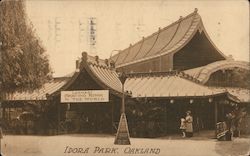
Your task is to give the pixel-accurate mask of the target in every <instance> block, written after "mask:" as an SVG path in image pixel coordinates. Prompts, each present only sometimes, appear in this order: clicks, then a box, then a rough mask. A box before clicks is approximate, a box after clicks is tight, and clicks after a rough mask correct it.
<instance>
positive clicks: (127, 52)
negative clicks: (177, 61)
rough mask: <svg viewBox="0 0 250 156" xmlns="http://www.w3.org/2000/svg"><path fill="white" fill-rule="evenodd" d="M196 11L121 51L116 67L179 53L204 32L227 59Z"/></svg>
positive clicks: (116, 59)
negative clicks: (209, 34)
mask: <svg viewBox="0 0 250 156" xmlns="http://www.w3.org/2000/svg"><path fill="white" fill-rule="evenodd" d="M197 11H198V10H197V9H195V11H194V12H193V13H191V14H189V15H187V16H186V17H180V19H179V20H178V21H176V22H174V23H172V24H170V25H169V26H167V27H165V28H163V29H160V28H159V30H158V32H155V33H153V34H152V35H150V36H148V37H146V38H144V37H143V38H142V40H140V41H139V42H137V43H135V44H134V45H130V46H129V47H128V48H126V49H124V50H122V51H120V52H119V53H118V54H116V55H114V56H113V57H112V58H111V59H112V60H113V61H114V62H115V64H116V67H117V68H119V67H123V66H127V65H131V64H135V63H139V62H143V61H146V60H150V59H153V58H158V57H160V56H163V55H168V54H171V53H176V52H178V51H179V50H180V49H181V48H183V47H184V46H185V45H186V44H187V43H189V41H190V40H191V39H192V38H193V37H194V35H195V34H196V33H197V32H200V33H201V32H204V33H205V35H206V37H207V39H208V40H209V42H210V43H211V44H212V45H213V47H214V48H215V49H216V51H217V52H218V53H219V54H220V55H221V56H222V57H223V58H226V57H225V55H224V54H223V53H221V52H220V51H219V49H218V48H216V46H215V45H214V44H213V42H212V41H211V39H210V38H209V36H208V35H207V32H206V30H205V28H204V26H203V23H202V19H201V16H200V15H199V14H198V12H197Z"/></svg>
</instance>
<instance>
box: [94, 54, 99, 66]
mask: <svg viewBox="0 0 250 156" xmlns="http://www.w3.org/2000/svg"><path fill="white" fill-rule="evenodd" d="M95 61H96V63H97V64H99V56H97V55H96V56H95Z"/></svg>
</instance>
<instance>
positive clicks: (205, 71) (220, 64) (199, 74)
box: [184, 60, 250, 84]
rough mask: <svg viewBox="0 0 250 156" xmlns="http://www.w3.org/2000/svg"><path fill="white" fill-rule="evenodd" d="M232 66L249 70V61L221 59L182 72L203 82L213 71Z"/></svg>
mask: <svg viewBox="0 0 250 156" xmlns="http://www.w3.org/2000/svg"><path fill="white" fill-rule="evenodd" d="M234 67H238V68H242V69H246V70H250V66H249V62H243V61H234V60H223V61H216V62H214V63H210V64H208V65H206V66H202V67H198V68H194V69H189V70H185V71H184V72H185V73H186V74H189V75H190V76H192V77H194V78H196V79H198V80H199V81H200V82H202V83H203V84H205V83H206V82H207V81H208V80H209V77H210V75H211V74H213V73H214V72H216V71H218V70H222V69H228V68H234Z"/></svg>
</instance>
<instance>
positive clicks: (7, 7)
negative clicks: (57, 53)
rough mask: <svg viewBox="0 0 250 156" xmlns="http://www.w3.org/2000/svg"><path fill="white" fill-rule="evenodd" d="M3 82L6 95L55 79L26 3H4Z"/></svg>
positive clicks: (0, 5) (0, 24)
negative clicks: (30, 19)
mask: <svg viewBox="0 0 250 156" xmlns="http://www.w3.org/2000/svg"><path fill="white" fill-rule="evenodd" d="M0 44H1V46H0V50H1V51H0V54H1V60H0V61H1V62H0V63H1V68H0V83H1V87H2V90H3V91H5V92H9V91H14V90H24V89H25V90H26V89H28V90H29V89H35V88H38V87H41V86H42V84H43V83H45V82H46V81H47V80H48V79H49V78H50V77H51V70H50V66H49V60H48V58H47V55H46V54H45V49H44V47H42V45H41V42H40V40H39V38H38V37H37V36H36V35H35V32H34V29H33V27H32V24H31V23H30V22H28V20H27V16H26V13H25V3H24V1H23V0H6V1H2V2H0Z"/></svg>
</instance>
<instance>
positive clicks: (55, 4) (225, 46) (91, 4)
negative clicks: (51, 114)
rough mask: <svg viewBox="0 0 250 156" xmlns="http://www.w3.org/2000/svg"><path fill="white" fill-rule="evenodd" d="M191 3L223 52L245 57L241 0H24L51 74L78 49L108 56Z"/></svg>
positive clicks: (67, 66) (69, 65)
mask: <svg viewBox="0 0 250 156" xmlns="http://www.w3.org/2000/svg"><path fill="white" fill-rule="evenodd" d="M195 8H198V13H199V14H200V15H201V17H202V21H203V23H204V26H205V28H206V30H207V32H208V35H209V36H210V38H211V39H212V41H213V42H214V44H215V45H216V46H217V47H218V48H219V49H220V50H221V51H222V52H223V53H224V54H225V55H232V56H233V57H234V59H235V60H243V61H249V4H248V1H246V0H225V1H223V0H222V1H215V0H214V1H213V0H200V1H198V0H175V1H174V0H154V1H153V0H134V1H132V0H107V1H103V0H92V1H87V0H82V1H81V0H36V1H32V0H26V11H27V15H28V18H29V20H30V21H31V22H32V24H33V26H34V29H35V31H36V35H37V36H38V37H39V38H40V40H41V42H42V44H43V46H44V47H45V49H46V50H47V54H48V56H49V59H50V64H51V67H52V70H53V72H54V76H55V77H57V76H64V75H67V74H69V73H72V72H74V71H75V60H76V59H79V58H80V57H81V53H82V52H83V51H86V52H88V54H90V55H98V56H99V57H100V58H103V59H105V58H109V57H110V56H111V53H112V55H114V54H115V53H117V50H122V49H125V48H127V47H128V46H129V44H133V43H136V42H137V41H139V40H141V39H142V37H143V36H145V37H146V36H148V35H150V34H152V33H154V32H156V31H158V28H159V27H161V28H164V27H166V26H167V25H169V24H171V23H173V22H174V21H176V20H178V19H179V17H180V16H183V17H184V16H186V15H188V14H190V13H192V12H193V11H194V9H195ZM91 21H92V23H93V24H92V25H91V24H90V22H91ZM91 28H92V30H91ZM93 37H94V40H93Z"/></svg>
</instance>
